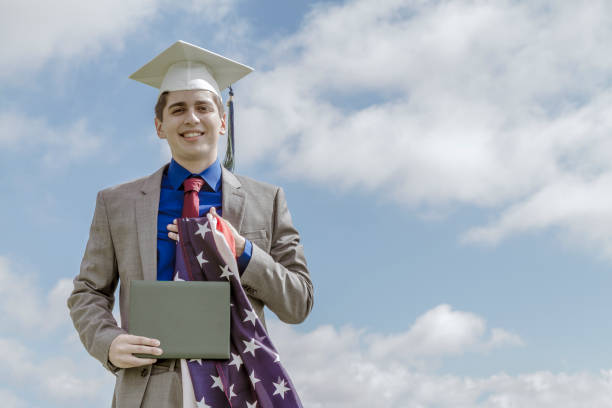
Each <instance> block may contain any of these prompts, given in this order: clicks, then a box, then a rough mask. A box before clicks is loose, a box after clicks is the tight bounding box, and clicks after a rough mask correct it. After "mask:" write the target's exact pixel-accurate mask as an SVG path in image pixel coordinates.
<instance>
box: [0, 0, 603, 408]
mask: <svg viewBox="0 0 612 408" xmlns="http://www.w3.org/2000/svg"><path fill="white" fill-rule="evenodd" d="M2 10H3V11H2V15H1V16H0V92H1V94H2V95H4V97H3V98H1V99H0V170H1V171H0V181H1V182H2V187H3V196H2V197H3V198H2V200H0V211H2V212H3V213H4V214H5V217H4V220H5V221H4V222H3V223H2V225H3V229H4V233H3V234H2V238H0V243H1V244H0V323H1V325H0V348H1V349H2V350H3V352H2V353H0V364H2V365H3V366H4V369H3V370H2V371H1V372H0V399H1V400H2V401H3V406H5V407H9V408H14V407H83V406H90V407H94V408H97V407H106V406H109V405H110V400H111V394H112V387H113V383H114V377H113V376H112V375H111V374H109V373H108V372H106V371H105V370H104V369H103V368H102V367H101V366H100V364H99V363H98V362H97V361H96V360H94V359H93V358H91V357H89V356H88V355H87V353H86V352H85V351H84V348H83V347H82V345H81V343H80V341H79V339H78V336H77V335H76V332H75V331H74V329H73V327H72V324H71V321H70V319H69V317H68V312H67V308H66V306H65V300H66V297H67V296H68V294H69V293H70V290H71V288H72V282H71V280H72V278H73V277H74V276H75V275H76V274H77V273H78V268H79V264H80V260H81V256H82V254H83V250H84V247H85V243H86V240H87V236H88V230H89V224H90V222H91V217H92V214H93V208H94V203H95V196H96V192H97V191H98V190H100V189H102V188H105V187H108V186H111V185H114V184H118V183H120V182H124V181H127V180H131V179H134V178H138V177H142V176H144V175H148V174H150V173H152V172H153V171H155V170H156V169H158V168H159V167H160V166H162V165H163V164H164V163H165V162H166V161H167V160H168V158H169V153H168V149H167V147H166V146H165V145H164V142H162V141H160V140H158V139H157V138H156V137H155V132H154V127H153V106H154V104H155V98H156V96H157V92H156V91H155V90H154V89H153V88H150V87H147V86H145V85H142V84H140V83H136V82H134V81H131V80H129V79H128V76H129V75H130V74H131V73H132V72H133V71H135V70H136V69H138V68H139V67H140V66H141V65H143V64H144V63H145V62H147V61H148V60H149V59H151V58H152V57H153V56H154V55H156V54H158V53H159V52H160V51H162V50H163V49H165V48H166V47H168V46H169V45H170V44H172V43H173V42H175V41H176V40H179V39H181V40H185V41H188V42H191V43H194V44H198V45H200V46H203V47H205V48H208V49H211V50H213V51H215V52H217V53H220V54H223V55H226V56H228V57H230V58H233V59H236V60H239V61H241V62H243V63H245V64H247V65H250V66H252V67H254V68H255V69H256V72H254V73H253V74H251V75H249V76H248V77H246V78H245V79H243V80H242V81H240V82H239V83H238V84H236V86H235V91H236V98H237V102H236V110H237V125H236V126H237V150H238V153H237V160H238V165H237V172H238V173H241V174H245V175H249V176H251V177H255V178H258V179H260V180H264V181H267V182H270V183H274V184H278V185H282V186H283V187H284V188H285V190H286V193H287V199H288V203H289V208H290V210H291V212H292V215H293V218H294V222H295V224H296V226H297V227H298V228H299V230H300V232H301V234H302V240H303V243H304V246H305V250H306V255H307V258H308V262H309V266H310V271H311V275H312V280H313V282H314V285H315V307H314V309H313V312H312V314H311V315H310V317H309V318H308V319H307V321H306V322H305V323H303V324H301V325H299V326H287V325H284V324H282V323H280V322H279V321H278V320H274V319H273V318H272V316H270V320H271V322H270V331H271V334H272V336H273V340H274V341H275V343H276V344H277V347H278V348H279V349H280V351H281V356H282V358H283V361H285V363H286V365H287V367H288V369H289V372H290V374H291V375H292V377H293V380H294V383H295V385H296V387H297V388H298V392H299V393H300V395H301V397H302V400H303V402H304V404H305V406H307V407H313V408H318V407H330V408H344V407H346V408H348V407H356V408H366V407H367V408H369V407H374V406H376V407H379V406H380V407H415V408H416V407H444V408H446V407H448V408H450V407H453V408H455V407H466V408H467V407H482V408H484V407H487V408H493V407H495V408H504V407H555V408H558V407H585V406H588V407H609V406H612V361H611V358H610V353H609V350H610V346H609V343H610V342H609V339H610V338H612V319H610V310H612V296H611V292H612V272H611V271H610V268H611V267H612V232H610V231H612V138H611V136H612V115H611V114H610V112H612V110H611V108H612V74H611V72H612V70H611V67H612V52H610V44H612V4H611V3H610V2H608V1H605V0H593V1H590V2H588V3H583V2H575V1H542V0H529V1H520V0H519V1H517V0H500V1H496V2H490V1H479V0H455V1H441V0H436V1H434V0H378V1H370V0H346V1H326V2H306V1H303V0H297V1H293V2H283V1H269V2H255V1H248V0H216V1H209V0H191V1H186V2H182V5H181V6H177V4H176V2H171V1H169V0H110V1H98V2H93V1H91V2H89V1H75V0H56V1H54V2H42V1H38V2H37V1H33V0H29V1H20V2H8V1H2Z"/></svg>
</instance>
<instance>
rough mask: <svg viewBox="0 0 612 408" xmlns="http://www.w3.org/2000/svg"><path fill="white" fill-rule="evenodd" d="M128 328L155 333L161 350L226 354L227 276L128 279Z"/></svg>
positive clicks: (172, 354)
mask: <svg viewBox="0 0 612 408" xmlns="http://www.w3.org/2000/svg"><path fill="white" fill-rule="evenodd" d="M129 319H130V320H129V321H130V324H129V333H130V334H134V335H137V336H145V337H151V338H155V339H158V340H159V341H160V343H161V344H160V347H161V349H162V350H163V354H162V355H161V356H152V355H144V354H135V355H136V356H137V357H148V358H157V359H165V358H186V359H199V358H206V359H228V358H229V356H230V285H229V282H205V281H204V282H180V281H179V282H167V281H141V280H132V281H131V282H130V309H129Z"/></svg>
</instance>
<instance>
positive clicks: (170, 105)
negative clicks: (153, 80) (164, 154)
mask: <svg viewBox="0 0 612 408" xmlns="http://www.w3.org/2000/svg"><path fill="white" fill-rule="evenodd" d="M155 128H156V129H157V136H159V138H160V139H166V140H167V141H168V145H170V150H171V151H172V157H173V158H174V159H175V160H176V161H178V162H179V163H181V162H182V163H189V162H198V161H209V160H214V159H216V158H217V142H218V140H219V134H225V119H224V118H221V117H220V116H219V109H218V108H217V105H216V104H215V102H214V100H213V97H212V93H211V92H209V91H203V90H192V91H172V92H169V93H168V100H167V102H166V107H165V108H164V114H163V121H162V122H160V121H159V120H157V119H155Z"/></svg>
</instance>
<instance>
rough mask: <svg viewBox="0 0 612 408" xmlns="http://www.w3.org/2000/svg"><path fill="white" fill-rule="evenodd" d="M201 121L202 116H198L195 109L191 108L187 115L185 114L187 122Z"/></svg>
mask: <svg viewBox="0 0 612 408" xmlns="http://www.w3.org/2000/svg"><path fill="white" fill-rule="evenodd" d="M199 122H200V118H198V115H197V114H196V111H195V109H189V111H188V112H187V115H185V124H189V125H194V124H196V123H199Z"/></svg>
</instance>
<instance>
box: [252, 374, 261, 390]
mask: <svg viewBox="0 0 612 408" xmlns="http://www.w3.org/2000/svg"><path fill="white" fill-rule="evenodd" d="M249 378H250V380H251V384H253V387H255V384H257V383H258V382H260V381H261V380H260V379H259V378H257V377H255V370H252V371H251V375H249Z"/></svg>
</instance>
